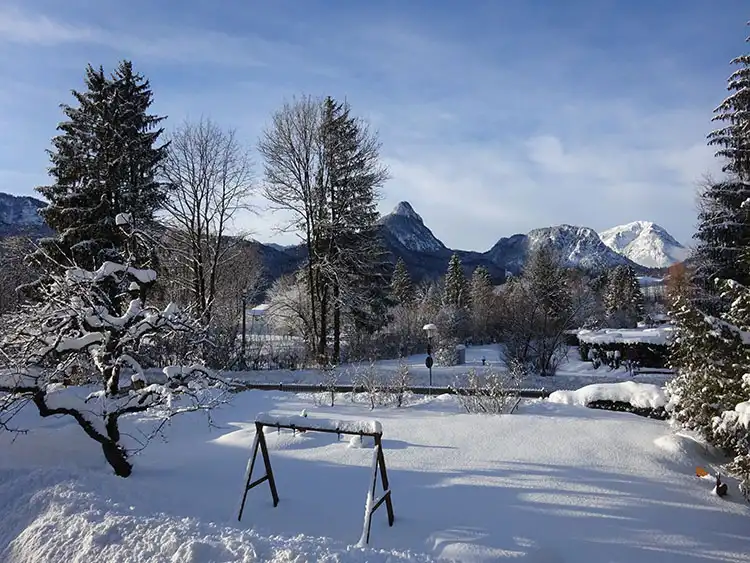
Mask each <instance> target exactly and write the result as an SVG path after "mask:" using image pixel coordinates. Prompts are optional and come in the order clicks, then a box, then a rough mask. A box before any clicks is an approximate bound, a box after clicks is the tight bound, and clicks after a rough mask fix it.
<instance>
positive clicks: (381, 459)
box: [375, 435, 396, 526]
mask: <svg viewBox="0 0 750 563" xmlns="http://www.w3.org/2000/svg"><path fill="white" fill-rule="evenodd" d="M381 438H382V435H378V436H376V437H375V443H376V444H377V445H378V465H379V466H380V479H381V481H382V482H383V490H384V491H385V492H386V496H385V509H386V510H387V511H388V525H389V526H393V521H394V520H395V518H396V517H395V516H394V514H393V501H392V500H391V486H390V485H389V484H388V473H387V472H386V469H385V455H384V454H383V444H382V443H381Z"/></svg>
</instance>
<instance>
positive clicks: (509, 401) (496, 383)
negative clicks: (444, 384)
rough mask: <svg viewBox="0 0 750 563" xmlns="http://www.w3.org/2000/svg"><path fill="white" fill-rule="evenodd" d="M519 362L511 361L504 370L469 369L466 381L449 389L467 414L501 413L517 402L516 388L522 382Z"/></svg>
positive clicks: (510, 408) (457, 383)
mask: <svg viewBox="0 0 750 563" xmlns="http://www.w3.org/2000/svg"><path fill="white" fill-rule="evenodd" d="M522 378H523V376H522V371H521V369H520V365H516V364H512V365H511V366H509V367H508V369H507V371H498V370H496V369H493V368H488V369H485V370H483V371H482V372H477V370H476V369H474V368H472V369H470V370H469V373H468V374H467V376H466V382H465V383H463V382H459V381H457V382H456V384H455V385H454V386H453V392H454V393H455V394H456V397H457V398H458V402H459V404H460V405H461V407H462V408H464V409H465V410H466V412H468V413H479V414H504V413H508V412H510V411H511V410H512V409H513V407H514V406H515V405H516V403H517V402H518V388H519V385H520V382H521V381H522Z"/></svg>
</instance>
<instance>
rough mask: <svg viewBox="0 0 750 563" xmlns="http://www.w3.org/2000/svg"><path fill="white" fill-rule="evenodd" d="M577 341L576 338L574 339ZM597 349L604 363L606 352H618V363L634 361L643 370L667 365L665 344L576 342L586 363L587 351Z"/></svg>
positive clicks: (667, 357)
mask: <svg viewBox="0 0 750 563" xmlns="http://www.w3.org/2000/svg"><path fill="white" fill-rule="evenodd" d="M576 339H577V338H576ZM592 348H598V349H599V351H600V354H601V355H600V357H601V358H602V361H606V353H607V352H608V351H613V352H614V351H615V350H619V351H620V361H621V362H625V361H627V360H631V361H636V362H638V365H639V366H640V367H644V368H666V367H668V363H669V347H668V346H666V345H665V344H651V343H647V342H633V343H630V342H607V343H603V344H592V343H590V342H580V341H578V353H579V354H580V356H581V360H582V361H584V362H585V361H588V359H589V350H591V349H592Z"/></svg>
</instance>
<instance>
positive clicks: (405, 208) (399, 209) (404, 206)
mask: <svg viewBox="0 0 750 563" xmlns="http://www.w3.org/2000/svg"><path fill="white" fill-rule="evenodd" d="M391 214H392V215H402V216H404V217H408V218H410V219H414V220H415V221H419V222H420V223H424V221H422V217H420V216H419V213H417V212H416V211H414V208H413V207H412V206H411V203H409V202H408V201H402V202H399V204H398V205H397V206H396V207H395V208H394V209H393V211H392V212H391Z"/></svg>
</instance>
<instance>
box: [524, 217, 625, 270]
mask: <svg viewBox="0 0 750 563" xmlns="http://www.w3.org/2000/svg"><path fill="white" fill-rule="evenodd" d="M528 238H529V249H530V250H533V249H536V248H538V247H540V246H542V245H546V244H549V245H551V246H552V247H553V248H554V249H555V250H556V251H557V252H558V253H559V255H560V257H561V258H562V260H563V263H564V264H565V265H566V266H568V267H582V268H587V269H603V268H604V269H606V268H610V267H612V266H617V265H620V264H627V263H628V260H627V259H626V258H624V257H622V256H620V255H619V254H618V253H615V252H613V251H612V250H611V249H610V248H608V247H607V246H606V245H605V244H604V243H603V242H602V240H601V239H600V238H599V235H598V234H596V231H594V230H593V229H589V228H588V227H578V226H574V225H557V226H555V227H547V228H543V229H534V230H533V231H530V232H529V234H528Z"/></svg>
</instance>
